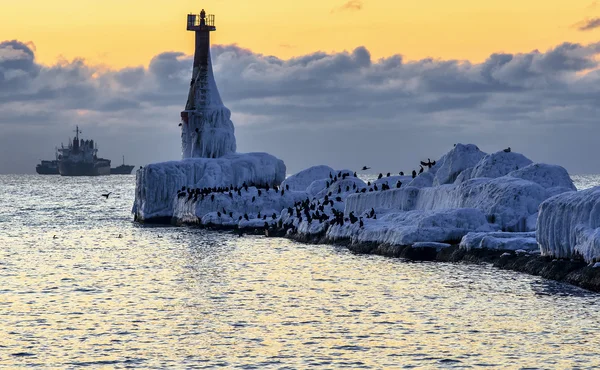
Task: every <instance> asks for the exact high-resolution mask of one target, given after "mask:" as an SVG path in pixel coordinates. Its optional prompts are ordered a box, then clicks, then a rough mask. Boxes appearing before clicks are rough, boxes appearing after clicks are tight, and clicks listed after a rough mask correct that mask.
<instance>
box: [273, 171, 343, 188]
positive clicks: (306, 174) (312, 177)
mask: <svg viewBox="0 0 600 370" xmlns="http://www.w3.org/2000/svg"><path fill="white" fill-rule="evenodd" d="M334 173H335V174H337V172H336V171H335V170H334V169H333V168H331V167H329V166H313V167H310V168H307V169H305V170H303V171H300V172H298V173H297V174H295V175H292V176H290V177H288V178H287V179H285V181H284V182H283V183H282V184H281V186H282V187H283V188H286V187H288V186H289V190H296V191H305V190H306V189H307V188H308V187H309V185H311V184H312V183H313V181H316V180H328V179H329V175H330V174H331V175H333V174H334Z"/></svg>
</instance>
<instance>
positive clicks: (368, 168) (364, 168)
mask: <svg viewBox="0 0 600 370" xmlns="http://www.w3.org/2000/svg"><path fill="white" fill-rule="evenodd" d="M370 169H371V167H367V166H363V168H362V170H361V171H366V170H370Z"/></svg>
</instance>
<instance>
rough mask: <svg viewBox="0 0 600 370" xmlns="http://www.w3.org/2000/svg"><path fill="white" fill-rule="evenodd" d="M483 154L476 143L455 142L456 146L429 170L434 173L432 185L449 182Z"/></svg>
mask: <svg viewBox="0 0 600 370" xmlns="http://www.w3.org/2000/svg"><path fill="white" fill-rule="evenodd" d="M484 156H485V153H484V152H482V151H481V150H479V148H478V147H477V145H473V144H467V145H463V144H456V146H455V147H454V148H453V149H452V150H450V151H449V152H448V153H446V154H445V155H444V156H443V157H442V158H440V159H439V160H438V161H437V162H436V164H435V166H433V167H432V168H431V169H430V170H429V172H432V173H434V174H435V178H434V180H433V185H434V186H438V185H443V184H451V183H453V182H454V180H456V178H457V177H458V175H459V174H460V173H461V172H462V171H463V170H465V169H467V168H470V167H475V165H476V164H477V163H478V162H479V161H480V160H481V159H482V158H483V157H484Z"/></svg>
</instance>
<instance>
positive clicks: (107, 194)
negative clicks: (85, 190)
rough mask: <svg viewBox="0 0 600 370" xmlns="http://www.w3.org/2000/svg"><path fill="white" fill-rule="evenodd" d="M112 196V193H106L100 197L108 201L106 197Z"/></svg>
mask: <svg viewBox="0 0 600 370" xmlns="http://www.w3.org/2000/svg"><path fill="white" fill-rule="evenodd" d="M111 194H112V191H111V192H110V193H106V194H102V196H103V197H104V198H106V199H108V196H109V195H111Z"/></svg>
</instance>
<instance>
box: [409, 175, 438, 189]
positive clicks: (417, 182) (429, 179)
mask: <svg viewBox="0 0 600 370" xmlns="http://www.w3.org/2000/svg"><path fill="white" fill-rule="evenodd" d="M434 178H435V176H434V175H433V174H432V173H431V172H423V173H422V174H420V175H419V176H417V177H415V178H414V179H411V181H410V182H409V183H408V186H414V187H416V188H427V187H430V186H432V185H433V180H434Z"/></svg>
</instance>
